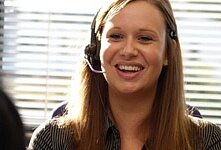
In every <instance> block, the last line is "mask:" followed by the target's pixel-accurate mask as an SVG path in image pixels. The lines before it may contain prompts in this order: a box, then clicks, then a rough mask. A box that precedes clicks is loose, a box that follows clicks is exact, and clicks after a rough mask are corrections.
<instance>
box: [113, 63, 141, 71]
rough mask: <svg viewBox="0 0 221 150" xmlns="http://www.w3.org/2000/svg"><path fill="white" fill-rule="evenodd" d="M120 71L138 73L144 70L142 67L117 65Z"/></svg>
mask: <svg viewBox="0 0 221 150" xmlns="http://www.w3.org/2000/svg"><path fill="white" fill-rule="evenodd" d="M115 67H116V68H117V69H118V70H120V71H123V72H138V71H141V70H143V69H144V67H143V66H142V65H130V64H129V65H123V64H117V65H116V66H115Z"/></svg>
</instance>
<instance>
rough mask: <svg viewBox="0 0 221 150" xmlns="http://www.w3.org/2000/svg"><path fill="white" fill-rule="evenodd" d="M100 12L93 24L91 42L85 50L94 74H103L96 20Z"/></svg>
mask: <svg viewBox="0 0 221 150" xmlns="http://www.w3.org/2000/svg"><path fill="white" fill-rule="evenodd" d="M98 13H99V11H98V12H97V14H96V15H95V17H94V19H93V21H92V23H91V41H90V44H88V45H87V46H86V47H85V49H84V54H85V59H86V61H87V63H88V65H89V67H90V68H91V70H92V71H93V72H96V73H103V72H102V71H101V67H100V56H99V53H100V40H98V38H97V35H96V31H95V28H96V18H97V15H98Z"/></svg>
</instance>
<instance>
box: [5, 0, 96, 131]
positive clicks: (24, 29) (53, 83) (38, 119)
mask: <svg viewBox="0 0 221 150" xmlns="http://www.w3.org/2000/svg"><path fill="white" fill-rule="evenodd" d="M63 2H64V5H62V7H60V6H59V3H58V1H53V3H52V1H51V4H50V5H47V6H42V5H43V4H44V5H46V4H45V1H39V0H38V1H36V0H8V1H7V0H5V1H4V2H1V18H2V20H1V25H2V28H1V34H2V38H1V59H2V60H1V69H2V76H3V79H4V85H5V89H6V90H7V92H8V93H10V95H11V97H12V98H13V99H14V100H15V104H16V106H17V107H18V110H19V112H20V114H21V117H22V119H23V122H24V124H25V126H26V128H28V129H32V128H34V127H36V126H38V125H39V124H40V123H42V122H43V121H45V120H46V119H49V118H50V115H51V111H52V109H53V108H55V107H56V106H57V104H58V103H61V102H62V101H65V100H66V98H67V97H66V96H67V93H68V92H69V87H70V84H71V78H72V75H73V73H74V71H75V68H76V64H77V62H78V56H79V53H80V52H81V51H82V50H84V47H83V45H85V43H86V42H88V41H87V39H88V37H89V33H90V32H89V30H90V23H91V20H92V19H93V12H92V9H90V10H89V11H87V12H86V11H84V8H82V9H79V8H81V7H79V5H80V4H75V3H73V1H70V0H69V1H68V0H66V3H65V1H62V3H63ZM60 5H61V4H60ZM70 6H72V7H70Z"/></svg>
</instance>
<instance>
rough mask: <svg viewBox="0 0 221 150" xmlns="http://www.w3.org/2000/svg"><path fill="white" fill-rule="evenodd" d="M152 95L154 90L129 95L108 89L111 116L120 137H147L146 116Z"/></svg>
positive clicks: (141, 138) (141, 139)
mask: <svg viewBox="0 0 221 150" xmlns="http://www.w3.org/2000/svg"><path fill="white" fill-rule="evenodd" d="M146 93H147V92H146ZM140 95H142V96H140ZM154 97H155V93H154V92H152V93H151V94H149V95H148V94H145V95H144V94H140V93H139V94H133V95H132V94H131V95H130V94H117V93H114V92H111V90H110V91H109V107H110V108H109V109H110V113H111V117H112V119H113V120H114V122H115V124H116V126H117V128H118V129H119V131H120V133H121V136H122V137H127V138H131V139H140V141H145V140H146V139H147V138H148V126H149V123H148V118H149V115H150V112H151V108H152V104H153V100H154Z"/></svg>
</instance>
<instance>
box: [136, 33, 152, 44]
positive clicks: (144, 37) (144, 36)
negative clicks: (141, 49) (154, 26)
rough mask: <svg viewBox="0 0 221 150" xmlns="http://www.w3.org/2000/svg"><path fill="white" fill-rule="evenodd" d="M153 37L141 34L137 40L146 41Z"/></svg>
mask: <svg viewBox="0 0 221 150" xmlns="http://www.w3.org/2000/svg"><path fill="white" fill-rule="evenodd" d="M152 40H153V38H152V37H150V36H146V35H141V36H139V37H138V41H140V42H142V43H148V42H150V41H152Z"/></svg>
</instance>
